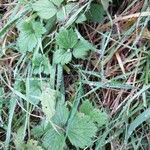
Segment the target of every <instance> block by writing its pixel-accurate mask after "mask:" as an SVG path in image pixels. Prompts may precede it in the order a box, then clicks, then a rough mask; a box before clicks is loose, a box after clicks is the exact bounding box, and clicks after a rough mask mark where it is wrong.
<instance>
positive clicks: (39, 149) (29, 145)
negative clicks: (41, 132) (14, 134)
mask: <svg viewBox="0 0 150 150" xmlns="http://www.w3.org/2000/svg"><path fill="white" fill-rule="evenodd" d="M25 149H27V150H31V149H32V150H43V148H42V147H41V146H39V145H38V142H37V141H35V140H33V139H30V140H28V142H27V144H26V145H25Z"/></svg>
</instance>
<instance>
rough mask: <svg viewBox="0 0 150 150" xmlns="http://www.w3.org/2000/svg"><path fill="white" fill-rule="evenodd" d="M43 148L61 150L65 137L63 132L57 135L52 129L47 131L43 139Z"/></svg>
mask: <svg viewBox="0 0 150 150" xmlns="http://www.w3.org/2000/svg"><path fill="white" fill-rule="evenodd" d="M42 141H43V144H42V145H43V147H44V148H45V149H46V150H63V147H64V145H65V142H64V141H65V136H64V134H63V132H61V131H60V132H59V133H57V132H56V131H55V130H54V129H53V128H51V129H49V130H48V131H47V133H46V134H45V135H44V137H43V140H42Z"/></svg>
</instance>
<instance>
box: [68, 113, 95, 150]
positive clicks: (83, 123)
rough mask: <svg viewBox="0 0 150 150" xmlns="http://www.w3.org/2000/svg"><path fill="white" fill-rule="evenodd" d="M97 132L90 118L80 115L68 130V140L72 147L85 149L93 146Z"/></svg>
mask: <svg viewBox="0 0 150 150" xmlns="http://www.w3.org/2000/svg"><path fill="white" fill-rule="evenodd" d="M96 131H97V128H96V126H95V125H94V123H93V122H92V121H91V120H90V118H89V117H88V116H85V115H83V114H80V113H78V114H77V115H76V116H75V117H74V119H73V120H72V122H71V124H70V126H69V129H68V138H69V140H70V142H71V143H72V145H74V146H76V147H80V148H85V147H86V146H90V145H91V144H92V138H93V137H94V136H95V134H96Z"/></svg>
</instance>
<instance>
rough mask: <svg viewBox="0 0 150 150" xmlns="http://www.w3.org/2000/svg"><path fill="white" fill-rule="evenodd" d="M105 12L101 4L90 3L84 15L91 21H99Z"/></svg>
mask: <svg viewBox="0 0 150 150" xmlns="http://www.w3.org/2000/svg"><path fill="white" fill-rule="evenodd" d="M105 14H106V12H105V10H104V8H103V5H102V4H94V3H92V4H91V6H90V9H89V11H88V12H87V13H86V17H87V19H88V20H89V21H92V22H101V21H103V19H104V15H105Z"/></svg>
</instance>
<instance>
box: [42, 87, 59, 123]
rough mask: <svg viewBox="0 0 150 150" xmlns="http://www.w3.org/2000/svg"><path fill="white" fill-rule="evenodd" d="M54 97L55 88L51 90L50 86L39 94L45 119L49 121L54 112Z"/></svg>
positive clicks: (55, 96) (55, 95)
mask: <svg viewBox="0 0 150 150" xmlns="http://www.w3.org/2000/svg"><path fill="white" fill-rule="evenodd" d="M56 98H57V94H56V91H55V90H52V89H50V88H45V89H44V90H43V91H42V95H41V104H42V110H43V112H44V114H45V115H46V119H47V120H48V121H51V118H52V117H53V116H54V114H55V104H56Z"/></svg>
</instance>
